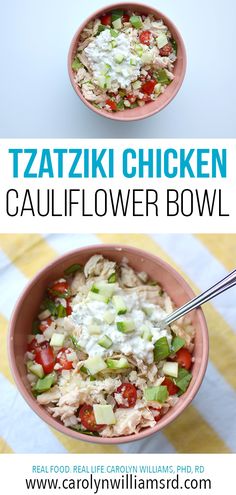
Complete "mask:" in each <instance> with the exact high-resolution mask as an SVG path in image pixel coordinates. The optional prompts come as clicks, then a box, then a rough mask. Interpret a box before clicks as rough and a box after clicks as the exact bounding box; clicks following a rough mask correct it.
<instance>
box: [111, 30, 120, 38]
mask: <svg viewBox="0 0 236 495" xmlns="http://www.w3.org/2000/svg"><path fill="white" fill-rule="evenodd" d="M110 33H111V36H112V38H117V36H119V31H117V30H116V29H111V31H110Z"/></svg>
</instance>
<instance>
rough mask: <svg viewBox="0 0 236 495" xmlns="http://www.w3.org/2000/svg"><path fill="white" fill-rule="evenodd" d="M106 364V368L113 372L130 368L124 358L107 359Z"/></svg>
mask: <svg viewBox="0 0 236 495" xmlns="http://www.w3.org/2000/svg"><path fill="white" fill-rule="evenodd" d="M106 363H107V367H108V368H110V369H113V370H120V369H125V368H130V364H129V362H128V360H127V359H126V357H121V358H120V359H112V358H107V361H106Z"/></svg>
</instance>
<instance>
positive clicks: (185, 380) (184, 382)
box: [174, 368, 192, 392]
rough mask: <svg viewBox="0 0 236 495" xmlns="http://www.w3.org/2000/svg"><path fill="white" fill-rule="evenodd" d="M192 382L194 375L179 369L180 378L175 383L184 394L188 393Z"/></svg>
mask: <svg viewBox="0 0 236 495" xmlns="http://www.w3.org/2000/svg"><path fill="white" fill-rule="evenodd" d="M191 380H192V373H190V372H189V371H187V370H186V369H184V368H179V373H178V378H176V380H174V382H175V384H176V385H177V387H179V388H180V390H181V391H182V392H186V390H187V388H188V386H189V383H190V382H191Z"/></svg>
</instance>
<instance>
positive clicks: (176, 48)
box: [172, 40, 178, 55]
mask: <svg viewBox="0 0 236 495" xmlns="http://www.w3.org/2000/svg"><path fill="white" fill-rule="evenodd" d="M172 46H173V50H174V52H175V55H177V52H178V44H177V41H176V40H172Z"/></svg>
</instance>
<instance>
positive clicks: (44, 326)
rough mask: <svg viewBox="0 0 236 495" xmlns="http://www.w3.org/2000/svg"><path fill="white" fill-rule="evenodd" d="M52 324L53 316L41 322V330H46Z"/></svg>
mask: <svg viewBox="0 0 236 495" xmlns="http://www.w3.org/2000/svg"><path fill="white" fill-rule="evenodd" d="M51 324H52V318H47V320H45V321H42V322H41V323H40V325H39V330H41V332H45V330H47V328H48V327H50V325H51Z"/></svg>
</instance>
